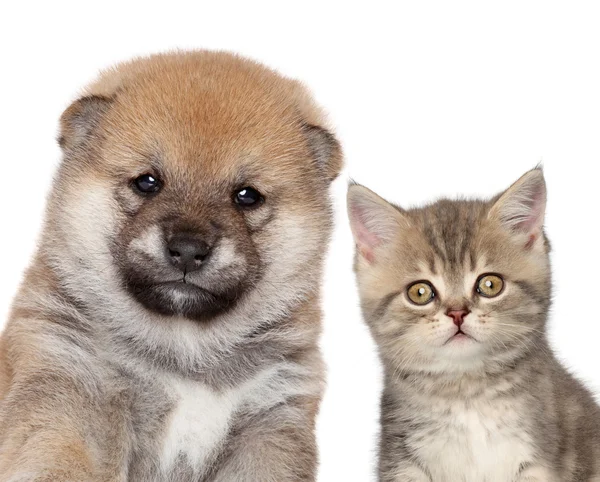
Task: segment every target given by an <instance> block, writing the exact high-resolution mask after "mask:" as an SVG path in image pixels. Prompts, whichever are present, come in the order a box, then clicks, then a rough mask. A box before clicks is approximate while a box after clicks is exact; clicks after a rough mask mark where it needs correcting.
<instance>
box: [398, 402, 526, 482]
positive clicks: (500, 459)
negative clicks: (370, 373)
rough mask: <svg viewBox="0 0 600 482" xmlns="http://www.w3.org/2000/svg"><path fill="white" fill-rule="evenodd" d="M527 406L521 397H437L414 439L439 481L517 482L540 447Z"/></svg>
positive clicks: (414, 445)
mask: <svg viewBox="0 0 600 482" xmlns="http://www.w3.org/2000/svg"><path fill="white" fill-rule="evenodd" d="M521 405H522V402H520V401H518V400H515V399H505V400H502V399H495V400H491V401H490V400H477V401H471V402H468V403H467V402H465V401H447V400H444V401H441V400H438V401H435V402H431V404H430V405H429V406H427V407H422V412H421V415H420V416H419V419H420V422H421V423H420V424H419V426H420V427H421V428H420V429H418V430H416V431H415V433H414V434H413V436H411V437H410V438H409V444H410V445H411V446H412V449H413V450H414V451H415V452H416V453H417V454H418V458H419V459H420V460H421V461H423V462H424V465H425V466H426V467H427V468H428V469H429V471H430V473H431V475H432V478H433V480H434V481H440V482H442V481H444V482H474V481H478V482H510V481H513V480H514V479H515V477H516V476H517V474H518V473H519V469H520V466H521V464H522V463H524V462H527V461H530V460H531V459H532V456H533V452H534V448H533V444H532V441H531V438H530V436H529V433H530V428H531V427H530V426H529V424H528V420H527V419H526V417H524V416H523V413H524V412H523V409H524V408H525V407H524V406H521Z"/></svg>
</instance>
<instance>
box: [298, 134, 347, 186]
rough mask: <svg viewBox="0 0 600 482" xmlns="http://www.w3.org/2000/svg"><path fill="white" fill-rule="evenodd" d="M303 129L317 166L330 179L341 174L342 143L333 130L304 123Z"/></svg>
mask: <svg viewBox="0 0 600 482" xmlns="http://www.w3.org/2000/svg"><path fill="white" fill-rule="evenodd" d="M303 130H304V135H305V136H306V139H307V141H308V147H309V149H310V151H311V154H312V157H313V159H314V160H315V162H316V163H317V166H318V167H319V169H321V170H322V171H323V173H324V174H325V176H326V177H327V179H328V180H329V181H333V180H334V179H335V178H336V177H337V176H338V175H339V173H340V171H341V170H342V165H343V160H342V159H343V155H342V148H341V146H340V143H339V142H338V140H337V139H336V138H335V136H334V135H333V134H332V133H331V132H329V131H328V130H327V129H324V128H323V127H319V126H315V125H311V124H304V125H303Z"/></svg>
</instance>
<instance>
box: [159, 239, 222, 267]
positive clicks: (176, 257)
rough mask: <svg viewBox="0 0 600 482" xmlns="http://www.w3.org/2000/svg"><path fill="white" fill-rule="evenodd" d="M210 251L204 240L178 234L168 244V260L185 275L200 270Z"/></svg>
mask: <svg viewBox="0 0 600 482" xmlns="http://www.w3.org/2000/svg"><path fill="white" fill-rule="evenodd" d="M210 251H211V246H210V245H209V244H208V243H207V242H206V241H205V240H204V239H202V238H200V237H198V236H195V235H193V234H189V233H179V234H176V235H174V236H173V237H171V239H170V240H169V242H168V243H167V258H168V260H169V261H170V263H171V264H172V265H173V266H175V267H176V268H178V269H180V270H181V271H183V272H184V273H190V272H192V271H196V270H198V269H200V267H201V266H202V263H203V262H204V261H205V260H206V258H208V256H209V254H210Z"/></svg>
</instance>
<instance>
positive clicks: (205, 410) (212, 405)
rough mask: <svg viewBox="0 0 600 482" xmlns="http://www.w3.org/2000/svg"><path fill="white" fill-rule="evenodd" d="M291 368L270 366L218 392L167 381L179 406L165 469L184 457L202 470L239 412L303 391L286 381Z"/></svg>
mask: <svg viewBox="0 0 600 482" xmlns="http://www.w3.org/2000/svg"><path fill="white" fill-rule="evenodd" d="M287 367H288V365H287V364H285V363H282V364H280V365H278V366H273V367H270V368H268V369H265V370H263V371H261V372H259V373H258V374H257V375H255V376H254V377H253V378H251V379H249V380H247V381H246V382H244V383H243V384H241V385H240V386H238V387H236V388H233V389H229V390H225V391H215V390H213V389H212V388H210V387H209V386H207V385H205V384H203V383H199V382H194V381H190V380H182V379H178V380H170V381H169V382H167V384H166V386H167V389H168V390H169V391H170V392H171V393H173V394H174V396H175V399H176V402H175V403H176V406H175V408H174V410H173V412H172V413H171V415H170V421H169V425H168V428H167V431H166V437H165V440H164V442H163V449H162V454H161V459H160V466H161V468H162V470H163V472H164V473H165V474H168V473H169V471H170V470H172V469H173V467H174V465H175V463H176V462H177V460H178V459H179V458H180V457H182V456H183V457H185V458H186V459H187V463H188V464H189V465H190V466H191V467H192V468H193V469H194V472H196V473H201V472H202V470H203V469H204V468H205V462H207V460H208V459H209V457H211V455H213V454H214V452H215V451H217V450H219V448H220V447H221V445H222V444H223V442H224V441H225V437H226V435H227V433H228V431H229V429H230V427H231V423H232V421H233V418H234V415H235V414H236V412H238V411H241V410H243V411H244V413H251V412H256V411H258V410H265V409H268V408H270V407H272V406H274V405H276V404H277V403H280V402H282V401H284V400H285V399H286V397H289V396H291V395H294V394H297V393H299V392H300V391H301V389H302V388H303V387H299V386H295V385H293V384H292V383H290V382H288V381H286V379H287V378H288V375H289V370H287V369H286V368H287ZM286 373H287V375H286ZM304 393H306V391H305V392H304Z"/></svg>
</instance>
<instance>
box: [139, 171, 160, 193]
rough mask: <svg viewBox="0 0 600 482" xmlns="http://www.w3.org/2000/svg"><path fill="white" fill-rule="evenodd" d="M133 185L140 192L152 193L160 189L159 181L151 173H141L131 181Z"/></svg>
mask: <svg viewBox="0 0 600 482" xmlns="http://www.w3.org/2000/svg"><path fill="white" fill-rule="evenodd" d="M133 185H134V187H135V188H136V189H137V190H138V191H139V192H141V193H144V194H153V193H156V192H158V191H160V188H161V185H160V181H159V180H158V179H157V178H156V177H154V176H153V175H152V174H143V175H141V176H139V177H137V178H136V179H134V181H133Z"/></svg>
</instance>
